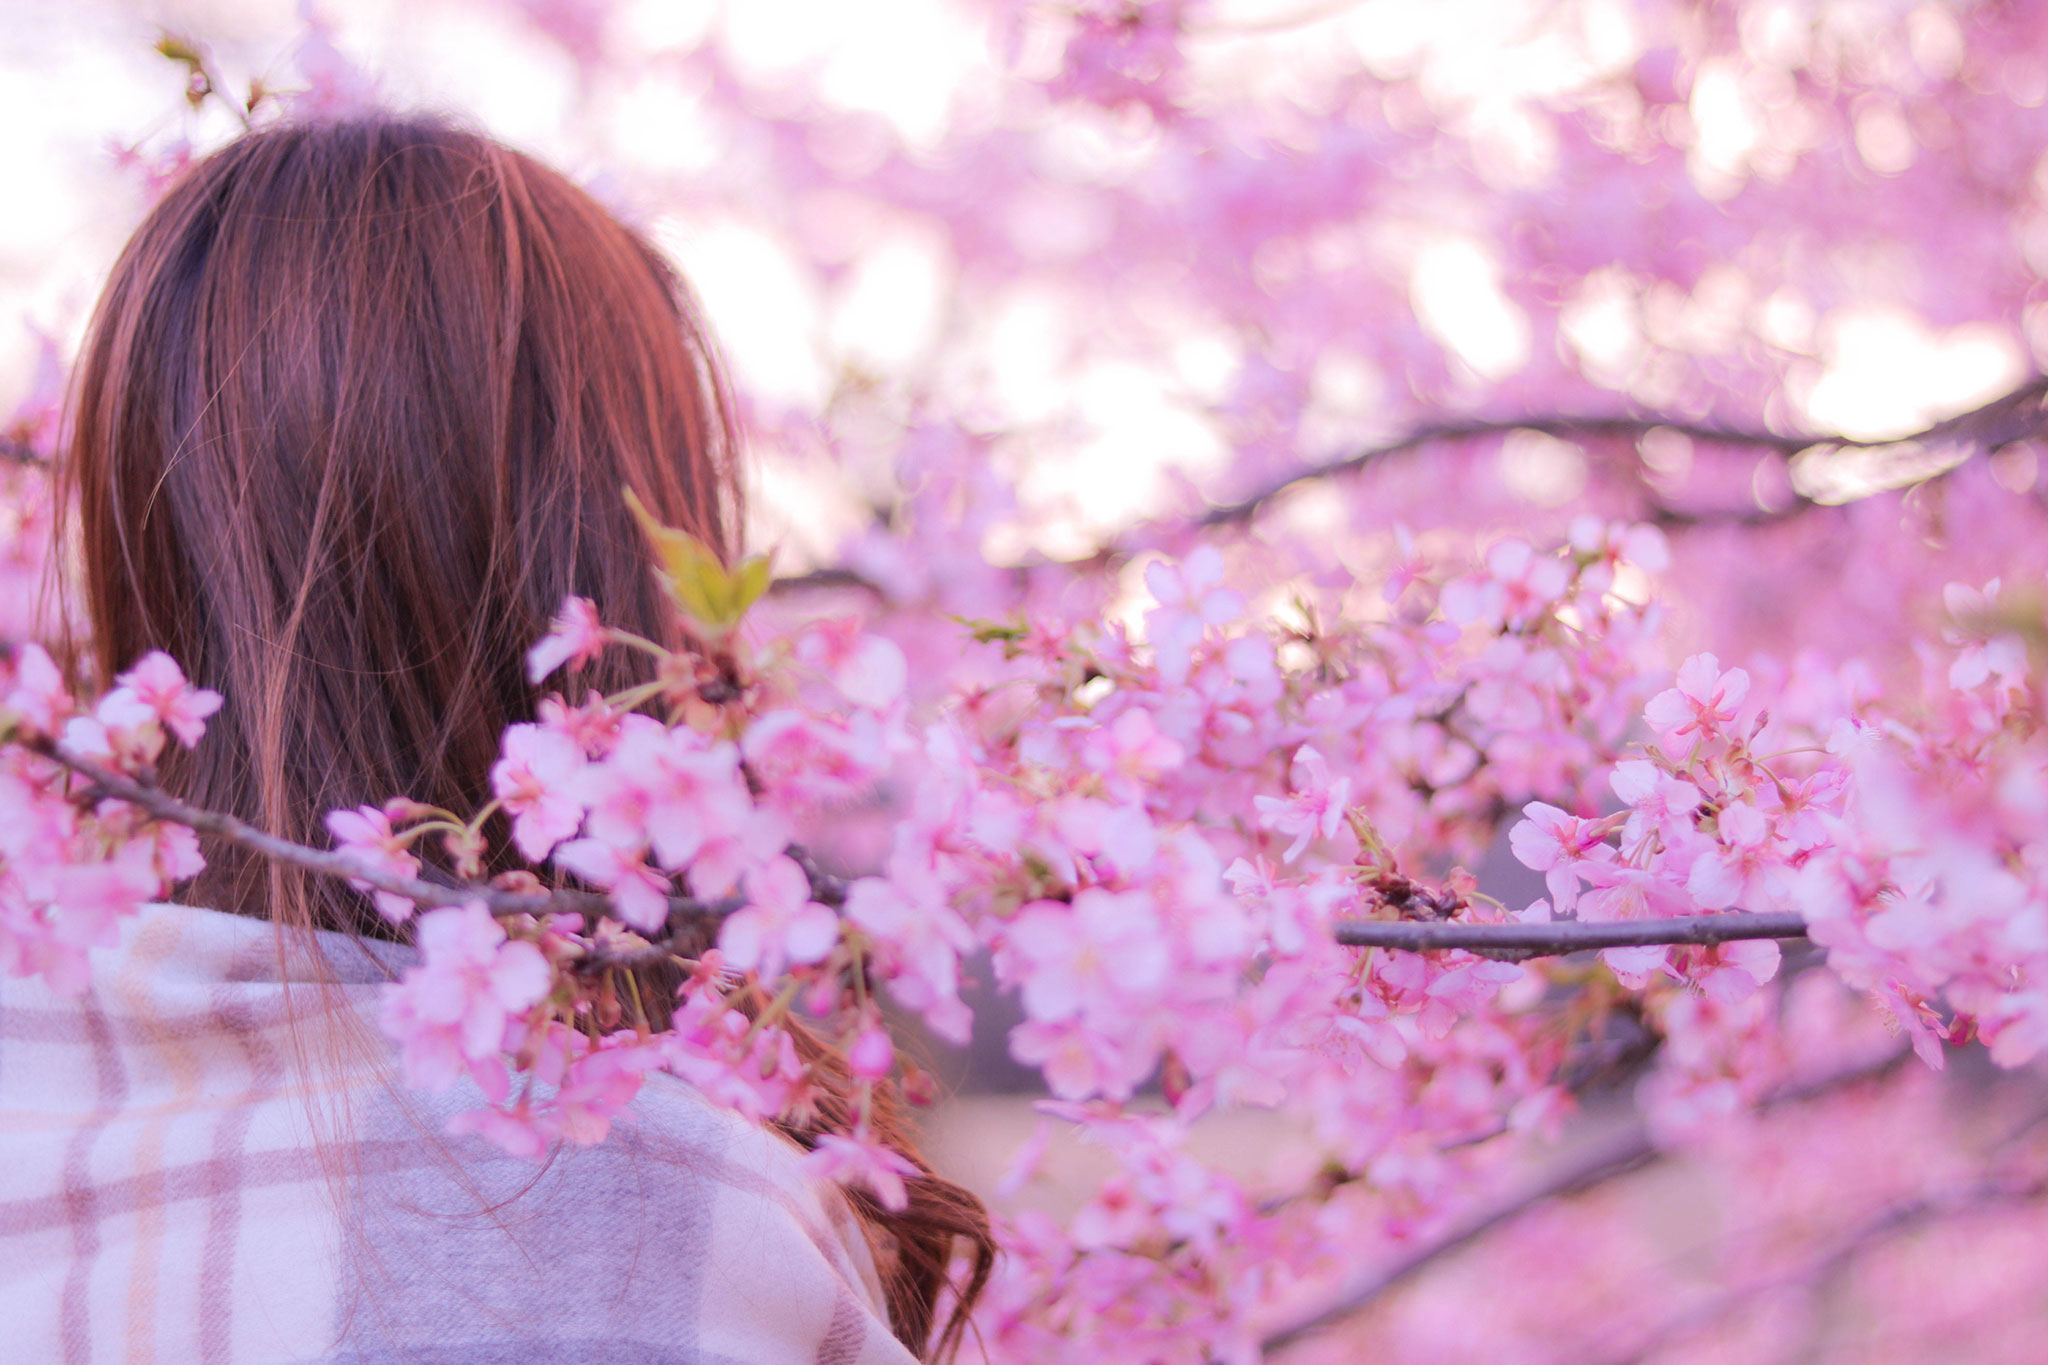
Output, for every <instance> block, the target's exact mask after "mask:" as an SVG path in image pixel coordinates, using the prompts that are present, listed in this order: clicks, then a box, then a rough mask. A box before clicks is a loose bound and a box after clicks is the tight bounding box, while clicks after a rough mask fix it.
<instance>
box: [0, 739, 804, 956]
mask: <svg viewBox="0 0 2048 1365" xmlns="http://www.w3.org/2000/svg"><path fill="white" fill-rule="evenodd" d="M14 742H16V743H18V744H20V745H21V746H22V747H23V748H25V749H27V750H28V751H29V752H31V753H33V754H37V755H39V756H41V757H43V758H46V759H48V760H50V761H51V762H52V763H55V764H57V765H58V766H60V767H63V768H67V769H69V770H70V771H72V772H74V773H76V774H78V775H79V776H80V777H83V778H84V779H86V781H87V782H88V783H90V784H91V791H90V792H88V793H84V794H83V795H86V796H89V797H91V798H93V799H101V798H105V797H112V798H114V799H116V800H119V801H125V802H127V803H128V804H129V805H131V806H135V807H137V808H138V809H140V810H143V811H145V812H147V813H148V814H149V815H151V816H153V817H154V818H156V819H158V820H165V821H169V822H170V823H172V824H176V825H184V826H185V827H186V828H188V829H191V830H194V831H196V832H198V833H200V834H210V835H212V836H213V837H215V838H217V839H223V840H226V841H227V842H229V843H232V844H239V845H240V846H241V847H243V848H246V849H249V850H250V851H251V852H254V853H259V854H262V855H263V856H264V857H266V858H271V859H274V860H276V861H277V862H281V863H288V864H290V865H292V866H294V867H302V868H305V869H306V870H307V871H309V872H318V873H322V874H324V875H326V876H330V877H342V878H346V879H348V880H350V881H354V882H360V883H362V884H363V885H365V886H369V887H373V888H375V889H376V890H378V891H388V892H390V893H391V894H392V895H394V896H403V897H405V898H406V899H407V900H410V901H412V902H414V903H415V904H418V905H422V906H449V905H467V904H469V903H470V902H471V901H481V902H483V905H484V908H486V909H487V910H489V911H490V912H491V913H492V914H493V915H501V916H503V915H560V914H579V915H584V916H588V917H590V918H593V919H596V918H602V917H606V916H608V915H610V913H611V910H612V900H611V897H610V896H608V895H606V894H604V893H603V892H597V891H571V890H564V889H558V890H551V891H541V892H534V891H513V890H508V889H506V888H503V887H498V886H490V885H484V884H478V883H474V882H470V883H462V882H433V881H426V880H424V879H422V878H418V877H398V876H393V875H392V874H390V873H388V872H383V871H379V870H378V869H376V868H368V867H364V866H362V865H361V864H359V863H357V862H356V861H355V860H354V859H353V858H351V857H349V856H348V855H347V854H345V853H342V852H339V851H337V850H333V849H319V848H309V847H307V846H306V845H304V844H298V843H293V842H292V841H291V840H289V839H281V838H279V837H278V836H277V835H275V834H268V833H265V832H264V831H263V830H260V829H257V828H256V827H255V826H254V825H252V824H250V823H248V822H247V821H246V820H241V819H238V818H236V817H235V816H232V815H226V814H223V813H221V812H219V811H211V810H204V809H202V808H200V807H198V806H194V805H189V804H187V803H186V802H184V801H180V800H179V799H178V798H177V797H175V796H172V795H171V794H170V793H169V792H167V791H165V790H164V789H163V788H161V787H157V786H153V785H151V784H149V783H145V782H139V781H137V780H136V779H134V778H132V777H129V776H127V775H125V774H123V773H118V772H115V771H114V770H113V769H111V768H108V767H106V766H105V765H104V764H101V763H97V762H95V761H93V760H92V759H89V758H86V757H84V756H82V755H79V754H75V753H72V752H71V751H70V750H68V749H66V748H65V747H64V746H63V745H61V744H58V743H55V742H54V741H51V740H48V739H40V738H38V739H20V740H16V741H14ZM826 889H827V890H829V888H826ZM813 894H814V895H817V894H820V893H819V890H816V889H814V891H813ZM741 904H742V902H741V901H740V900H739V899H738V898H734V897H728V898H727V899H724V900H718V901H701V900H696V899H694V898H691V897H687V896H671V897H669V929H670V931H671V932H672V933H674V934H676V935H677V936H678V937H683V936H686V935H690V934H699V935H701V934H706V933H709V932H711V931H713V930H714V929H715V926H716V925H717V924H718V922H719V921H720V920H721V919H723V918H724V917H725V916H726V915H727V914H730V913H731V912H732V911H734V910H737V909H738V908H739V907H740V905H741ZM668 951H669V949H668V947H667V946H666V945H664V944H654V945H651V946H650V947H649V948H648V949H645V950H637V949H628V950H624V951H622V952H620V953H618V954H616V955H614V956H612V957H608V958H607V959H606V963H605V965H609V966H633V965H638V964H639V962H640V961H641V960H643V959H658V958H661V957H664V956H666V955H667V953H668Z"/></svg>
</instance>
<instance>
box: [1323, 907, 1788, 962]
mask: <svg viewBox="0 0 2048 1365" xmlns="http://www.w3.org/2000/svg"><path fill="white" fill-rule="evenodd" d="M1336 932H1337V941H1338V942H1339V943H1343V944H1347V945H1349V946H1351V947H1354V948H1396V949H1400V950H1402V951H1404V952H1411V953H1426V952H1434V951H1439V950H1442V949H1445V948H1462V949H1464V950H1465V951H1466V952H1468V953H1477V954H1479V955H1480V956H1481V957H1491V958H1498V959H1500V960H1502V961H1506V962H1517V961H1520V960H1522V959H1524V958H1531V957H1556V956H1559V955H1561V954H1564V953H1580V952H1586V951H1588V950H1590V949H1594V948H1646V947H1654V946H1657V945H1660V944H1690V945H1693V946H1695V947H1706V946H1709V945H1711V944H1716V943H1734V942H1738V941H1740V940H1743V939H1754V938H1805V937H1806V921H1805V920H1804V919H1803V918H1801V917H1800V916H1798V915H1787V914H1770V915H1749V914H1727V915H1677V916H1673V917H1671V918H1668V919H1638V920H1605V921H1599V922H1594V921H1588V920H1538V921H1533V922H1529V923H1517V924H1465V923H1462V922H1460V921H1457V920H1345V921H1341V922H1339V923H1338V925H1337V926H1336Z"/></svg>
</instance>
